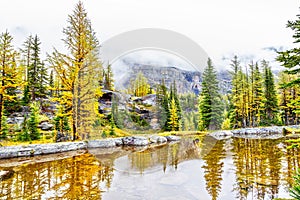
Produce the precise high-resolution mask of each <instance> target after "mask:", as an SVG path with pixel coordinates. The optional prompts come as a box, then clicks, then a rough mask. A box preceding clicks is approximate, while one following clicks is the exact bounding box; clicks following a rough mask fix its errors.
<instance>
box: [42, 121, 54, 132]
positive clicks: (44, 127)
mask: <svg viewBox="0 0 300 200" xmlns="http://www.w3.org/2000/svg"><path fill="white" fill-rule="evenodd" d="M53 126H54V125H53V124H50V123H49V122H42V123H40V124H39V125H38V128H41V129H42V130H43V131H50V130H52V128H53Z"/></svg>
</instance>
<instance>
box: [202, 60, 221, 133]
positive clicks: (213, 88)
mask: <svg viewBox="0 0 300 200" xmlns="http://www.w3.org/2000/svg"><path fill="white" fill-rule="evenodd" d="M222 121H223V103H222V100H221V95H220V94H219V88H218V80H217V73H216V71H215V69H214V67H213V65H212V62H211V59H210V58H209V59H208V61H207V67H206V68H205V69H204V72H203V82H202V92H201V94H200V99H199V123H198V127H199V129H200V130H205V129H209V130H215V129H220V128H221V124H222Z"/></svg>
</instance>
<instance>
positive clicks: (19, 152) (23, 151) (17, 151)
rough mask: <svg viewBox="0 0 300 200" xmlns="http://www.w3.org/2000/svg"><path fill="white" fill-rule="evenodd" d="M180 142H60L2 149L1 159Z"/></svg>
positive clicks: (156, 138)
mask: <svg viewBox="0 0 300 200" xmlns="http://www.w3.org/2000/svg"><path fill="white" fill-rule="evenodd" d="M178 140H180V137H179V136H173V135H172V136H166V137H164V136H158V135H152V136H149V137H144V136H129V137H123V138H109V139H103V140H91V141H81V142H60V143H49V144H29V145H23V146H21V145H20V146H6V147H0V159H8V158H18V157H27V156H37V155H46V154H54V153H63V152H68V151H76V150H82V149H85V150H86V149H89V148H111V147H117V146H147V145H150V144H153V143H157V144H162V143H167V142H171V141H178Z"/></svg>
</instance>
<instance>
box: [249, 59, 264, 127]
mask: <svg viewBox="0 0 300 200" xmlns="http://www.w3.org/2000/svg"><path fill="white" fill-rule="evenodd" d="M252 76H253V77H252V79H253V83H252V96H253V98H252V99H253V101H252V105H251V106H252V112H253V114H252V126H258V125H259V124H260V122H261V115H262V113H263V102H264V96H263V81H262V76H261V73H260V71H259V66H258V63H256V64H255V65H254V69H253V74H252Z"/></svg>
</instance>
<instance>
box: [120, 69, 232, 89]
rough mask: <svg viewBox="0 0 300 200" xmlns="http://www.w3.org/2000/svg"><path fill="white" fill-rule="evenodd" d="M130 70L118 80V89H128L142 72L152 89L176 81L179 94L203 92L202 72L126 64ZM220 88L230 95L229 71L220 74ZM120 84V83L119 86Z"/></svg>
mask: <svg viewBox="0 0 300 200" xmlns="http://www.w3.org/2000/svg"><path fill="white" fill-rule="evenodd" d="M126 64H127V65H128V68H127V70H126V73H127V74H126V75H123V76H121V77H122V80H118V78H116V88H117V89H118V87H119V86H120V84H121V85H122V88H128V86H129V83H130V80H134V79H135V78H136V75H137V74H138V73H139V72H142V73H143V74H144V76H145V77H146V78H147V79H148V82H149V84H150V85H151V87H153V88H155V86H156V85H157V84H159V83H161V81H162V79H164V81H165V84H166V86H167V87H170V85H171V84H172V83H173V81H174V80H175V81H176V85H177V91H178V93H188V92H194V93H195V94H199V93H200V92H201V88H202V86H201V83H202V72H200V71H191V70H183V69H179V68H177V67H174V66H155V65H149V64H139V63H126ZM218 79H219V87H220V91H221V93H223V94H226V93H228V91H230V89H231V80H230V75H229V73H228V72H227V71H222V72H218ZM118 82H119V83H120V84H119V85H118Z"/></svg>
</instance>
